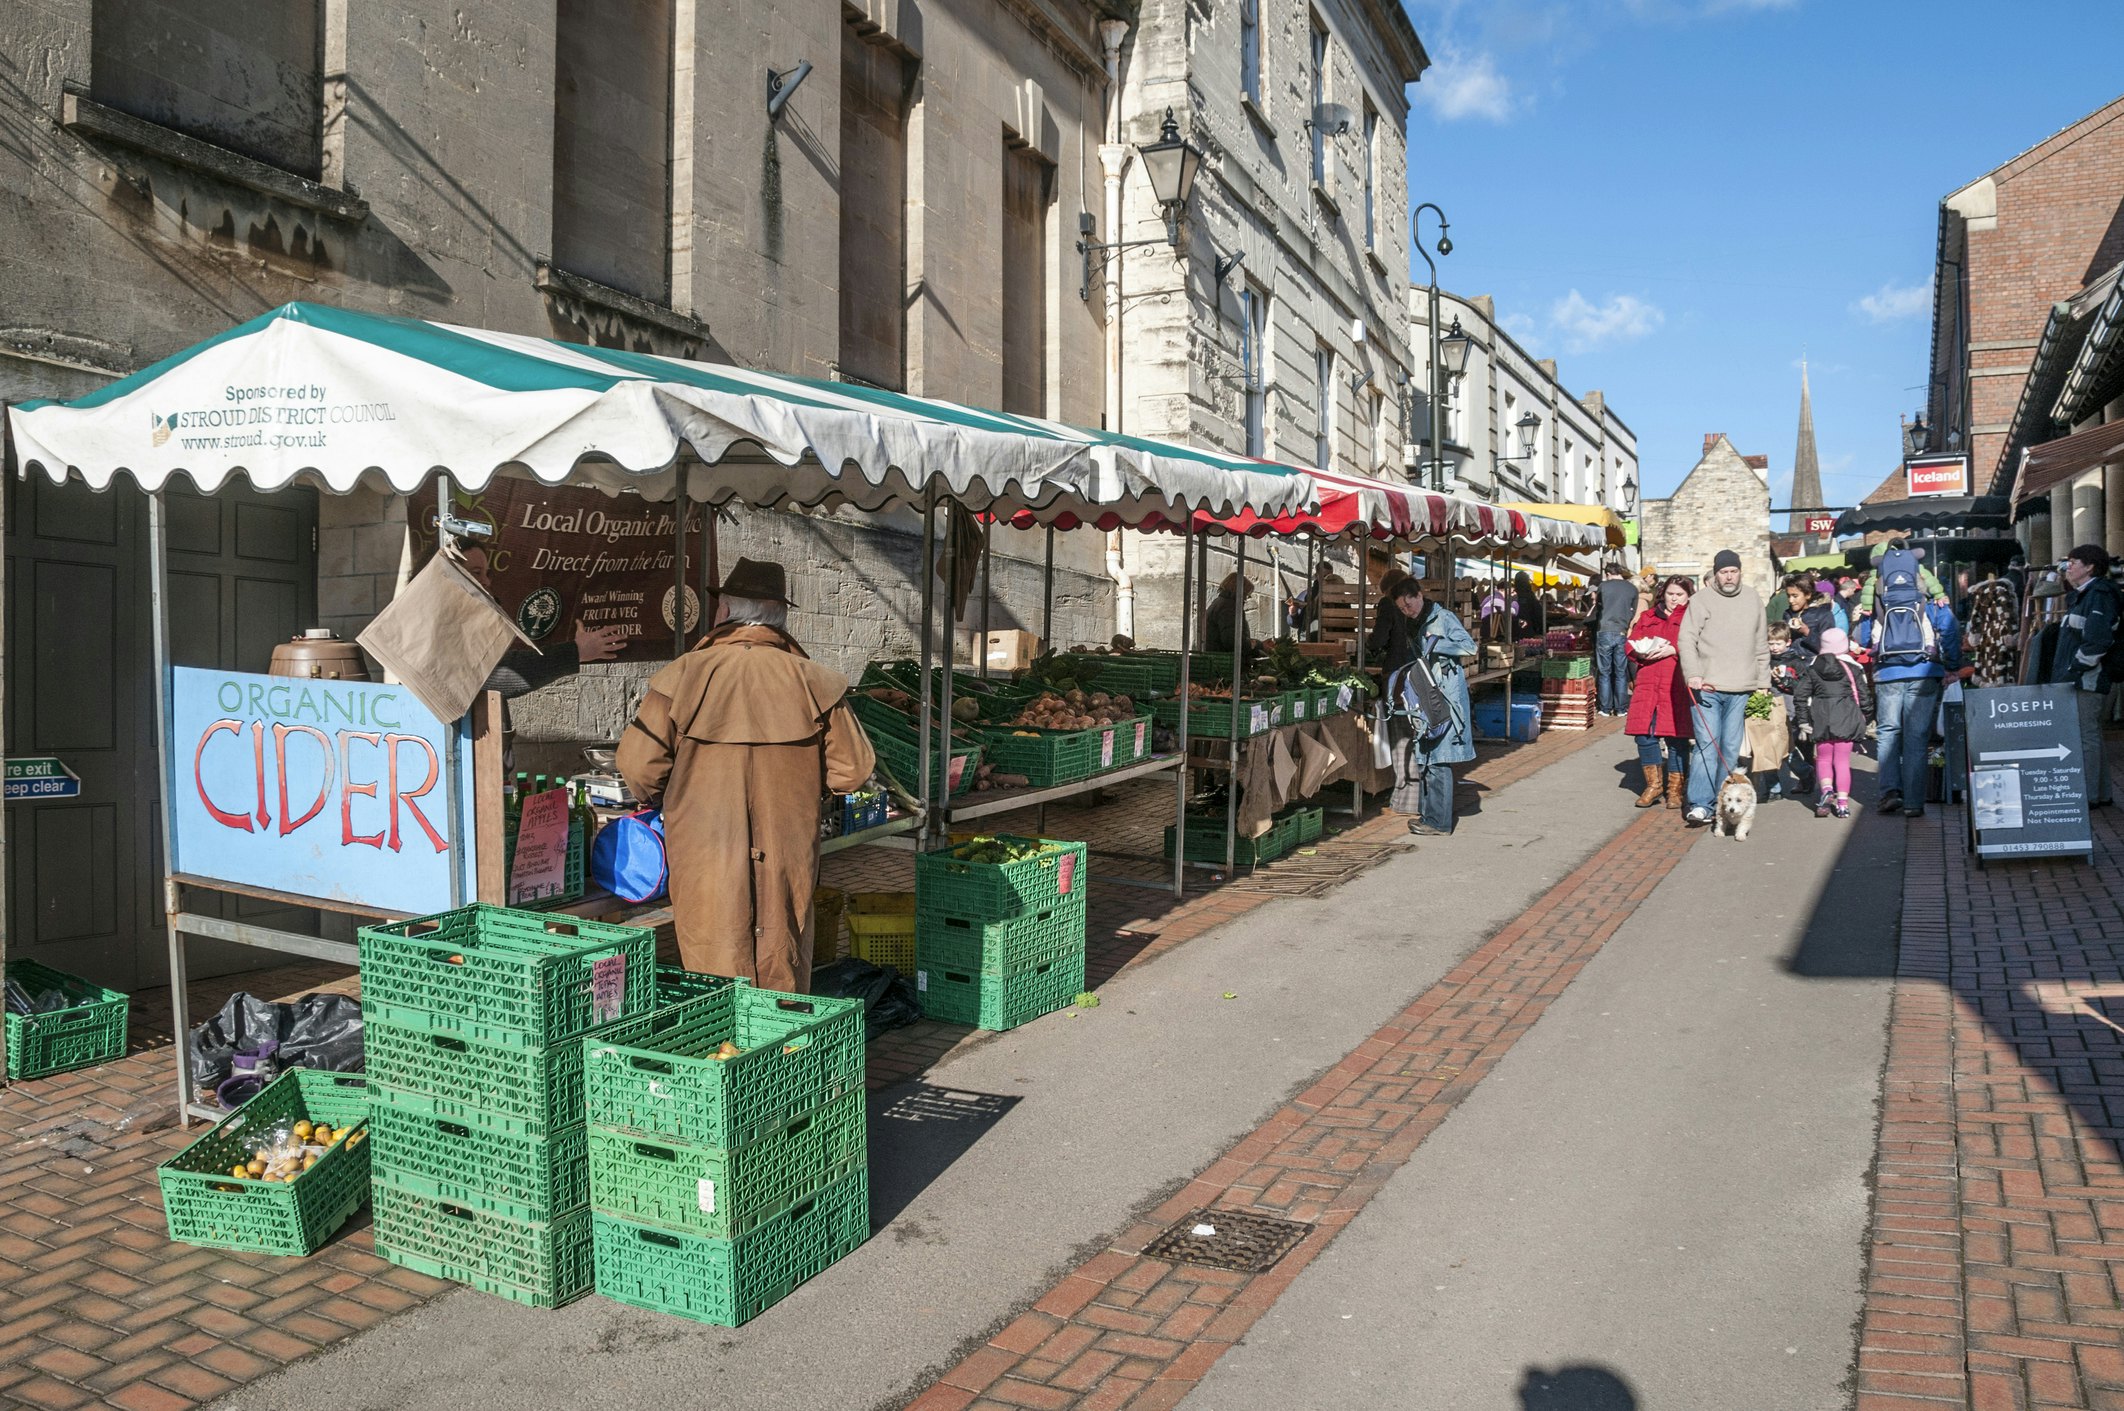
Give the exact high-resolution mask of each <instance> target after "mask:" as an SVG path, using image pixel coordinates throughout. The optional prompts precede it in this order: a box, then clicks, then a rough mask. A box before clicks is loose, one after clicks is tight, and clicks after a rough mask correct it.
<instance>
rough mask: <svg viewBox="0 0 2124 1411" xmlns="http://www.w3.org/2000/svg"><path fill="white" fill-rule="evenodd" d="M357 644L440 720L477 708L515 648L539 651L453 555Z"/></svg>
mask: <svg viewBox="0 0 2124 1411" xmlns="http://www.w3.org/2000/svg"><path fill="white" fill-rule="evenodd" d="M355 640H357V641H359V642H360V643H361V646H362V650H364V651H366V652H367V653H368V654H369V655H370V656H373V657H375V658H376V659H377V660H378V661H379V662H382V663H383V667H384V670H386V671H388V672H390V673H391V674H392V675H393V676H395V677H396V678H398V679H399V680H400V681H403V682H404V683H405V684H406V689H408V690H410V691H411V692H412V693H413V694H414V695H416V696H418V697H420V703H421V704H422V705H424V706H426V707H427V708H428V709H429V710H432V711H434V712H435V714H436V716H437V718H438V719H441V720H455V719H457V718H458V717H459V716H461V715H463V714H464V713H465V712H466V711H468V710H470V709H471V708H472V702H473V700H474V698H476V697H477V696H478V695H479V692H480V688H481V687H482V686H483V685H485V683H486V680H487V677H488V676H489V675H490V674H491V673H492V672H493V670H494V668H495V666H496V665H497V664H499V663H500V661H501V659H502V657H503V655H504V654H505V653H507V652H508V650H509V648H510V647H511V646H513V645H514V644H515V643H517V642H522V643H523V644H524V645H525V646H527V647H533V648H534V649H535V647H536V644H535V643H533V642H532V640H531V639H530V638H529V637H526V636H525V635H524V634H523V633H522V632H521V631H519V630H517V626H516V624H515V623H514V622H513V621H511V620H510V618H509V614H507V613H506V612H503V611H502V608H501V604H499V603H497V602H495V601H494V599H493V597H492V596H491V595H490V594H489V593H488V592H487V590H486V589H484V588H482V587H480V585H479V581H478V580H477V579H475V578H474V577H473V576H472V575H471V574H469V573H467V572H466V571H465V569H464V565H463V564H461V563H459V562H458V561H457V559H456V557H455V556H454V555H452V554H449V553H440V554H437V555H435V556H434V557H433V558H431V559H429V560H428V566H427V567H426V568H424V569H422V570H421V571H420V572H419V573H417V574H415V575H414V577H413V581H412V582H411V583H409V584H407V585H406V590H405V591H404V592H403V593H400V594H399V595H398V596H397V597H395V598H393V599H392V600H391V601H390V603H389V604H388V605H387V606H386V607H385V608H384V610H383V611H382V612H380V613H378V614H377V615H376V620H375V621H373V622H371V623H370V624H369V625H368V627H366V628H365V629H363V631H362V634H361V636H360V637H358V638H356V639H355Z"/></svg>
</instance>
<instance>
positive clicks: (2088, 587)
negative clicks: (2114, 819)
mask: <svg viewBox="0 0 2124 1411" xmlns="http://www.w3.org/2000/svg"><path fill="white" fill-rule="evenodd" d="M2060 571H2061V572H2062V573H2063V574H2064V575H2065V586H2066V587H2067V588H2069V589H2070V590H2071V591H2072V600H2071V601H2070V602H2069V603H2067V604H2066V606H2065V620H2064V622H2063V623H2061V624H2059V627H2058V645H2057V650H2056V651H2055V652H2054V653H2052V655H2051V659H2050V680H2051V681H2052V682H2053V683H2056V684H2060V685H2068V686H2071V687H2072V688H2073V699H2074V702H2075V704H2077V705H2078V707H2079V711H2080V767H2081V769H2082V770H2083V771H2085V773H2086V776H2087V802H2088V804H2089V805H2090V806H2092V807H2094V808H2104V807H2107V806H2108V804H2109V802H2110V798H2109V762H2108V761H2107V760H2106V759H2104V758H2103V755H2102V707H2103V705H2104V704H2105V703H2107V701H2108V699H2109V688H2110V687H2111V686H2114V685H2115V684H2116V683H2117V682H2118V681H2119V680H2120V679H2124V642H2120V641H2119V639H2118V634H2117V619H2118V616H2119V613H2120V609H2124V601H2120V598H2119V595H2118V593H2117V585H2116V584H2114V583H2112V582H2110V581H2109V552H2108V550H2106V549H2104V548H2102V547H2101V545H2099V544H2082V545H2080V547H2078V548H2077V549H2074V550H2073V551H2072V552H2071V553H2069V554H2067V555H2066V556H2065V562H2064V563H2063V564H2062V565H2060Z"/></svg>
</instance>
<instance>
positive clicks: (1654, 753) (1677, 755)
mask: <svg viewBox="0 0 2124 1411" xmlns="http://www.w3.org/2000/svg"><path fill="white" fill-rule="evenodd" d="M1662 756H1664V760H1665V763H1666V766H1667V768H1668V769H1670V770H1672V771H1673V772H1674V773H1676V774H1686V773H1687V772H1688V769H1689V742H1688V741H1687V740H1679V739H1676V738H1674V737H1673V736H1671V735H1639V736H1638V737H1637V762H1638V763H1639V764H1641V765H1643V766H1644V767H1645V768H1647V769H1657V768H1659V766H1660V763H1661V761H1662Z"/></svg>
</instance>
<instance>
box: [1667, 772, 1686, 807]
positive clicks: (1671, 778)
mask: <svg viewBox="0 0 2124 1411" xmlns="http://www.w3.org/2000/svg"><path fill="white" fill-rule="evenodd" d="M1688 788H1689V779H1688V776H1687V774H1686V773H1685V772H1684V771H1682V770H1679V769H1675V770H1670V771H1668V773H1667V807H1668V808H1680V807H1682V806H1683V805H1684V804H1686V803H1687V802H1688V799H1687V798H1686V797H1684V795H1685V794H1686V793H1687V792H1688Z"/></svg>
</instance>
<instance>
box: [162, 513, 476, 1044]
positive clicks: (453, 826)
mask: <svg viewBox="0 0 2124 1411" xmlns="http://www.w3.org/2000/svg"><path fill="white" fill-rule="evenodd" d="M449 517H450V477H449V476H448V475H447V474H444V475H439V476H437V477H436V478H435V545H436V548H437V549H440V548H441V547H442V540H443V523H444V521H446V520H448V519H449ZM464 734H465V722H464V720H463V718H462V717H460V718H459V719H456V720H446V721H444V722H443V779H444V780H445V781H446V787H447V788H448V789H449V791H450V792H449V795H448V797H449V805H448V814H449V819H450V823H449V827H450V909H451V910H452V911H455V910H456V909H457V908H459V907H461V906H463V905H464V904H465V791H464V790H463V789H461V788H459V787H458V783H459V779H458V768H459V762H460V760H461V759H462V758H463V748H464V746H463V741H464ZM177 945H178V946H179V947H180V948H181V947H182V945H183V942H181V941H180V942H177ZM182 1046H183V1045H182V1043H180V1044H179V1047H180V1048H181V1047H182Z"/></svg>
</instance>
